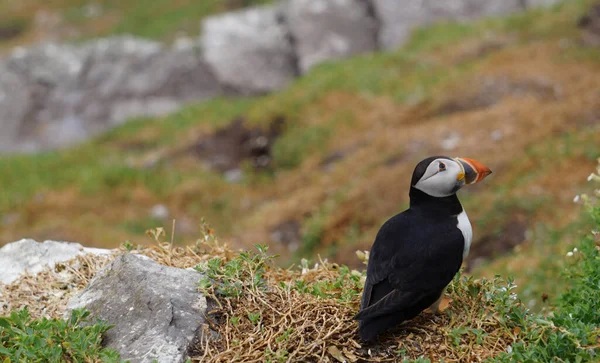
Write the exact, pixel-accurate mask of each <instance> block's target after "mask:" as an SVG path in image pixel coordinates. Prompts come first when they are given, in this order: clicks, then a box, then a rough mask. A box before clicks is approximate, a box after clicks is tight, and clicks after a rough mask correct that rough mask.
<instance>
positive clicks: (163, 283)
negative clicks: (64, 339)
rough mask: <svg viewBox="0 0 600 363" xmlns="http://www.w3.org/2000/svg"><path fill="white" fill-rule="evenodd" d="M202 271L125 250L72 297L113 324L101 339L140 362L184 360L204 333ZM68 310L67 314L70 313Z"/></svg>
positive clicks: (73, 306)
mask: <svg viewBox="0 0 600 363" xmlns="http://www.w3.org/2000/svg"><path fill="white" fill-rule="evenodd" d="M200 277H201V275H200V274H199V273H198V272H196V271H193V270H191V271H190V270H183V269H178V268H173V267H167V266H162V265H159V264H158V263H156V262H154V261H153V260H151V259H150V258H148V257H145V256H141V255H134V254H125V255H121V256H119V257H117V258H116V259H115V260H114V261H113V262H111V263H110V264H109V265H108V266H107V267H105V268H104V269H103V270H102V271H100V272H99V273H98V274H97V275H96V276H95V277H94V279H92V281H91V282H90V284H89V285H88V286H87V287H86V288H85V289H84V290H83V291H82V292H81V293H80V294H79V295H77V296H75V297H74V298H72V299H71V301H69V305H68V309H69V310H72V309H76V308H85V309H86V310H88V311H90V313H91V315H92V316H93V317H94V318H99V319H101V320H103V321H106V322H108V323H109V324H111V325H114V327H113V328H111V329H110V330H108V331H107V332H106V333H105V334H104V336H103V337H104V341H103V344H104V345H105V346H107V347H109V348H113V349H115V350H117V351H118V352H119V353H120V354H121V358H122V359H124V360H129V361H130V362H132V363H136V362H153V361H158V362H159V363H171V362H183V361H184V360H185V359H186V355H187V352H188V350H189V348H190V346H191V344H193V343H194V341H195V339H198V337H199V336H200V334H201V331H202V329H201V327H202V325H203V324H204V314H205V312H206V308H207V302H206V298H205V297H204V296H203V295H202V294H200V293H199V292H198V291H197V288H196V284H197V282H198V281H199V280H200ZM69 314H70V313H67V314H66V315H69Z"/></svg>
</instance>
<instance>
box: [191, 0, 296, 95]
mask: <svg viewBox="0 0 600 363" xmlns="http://www.w3.org/2000/svg"><path fill="white" fill-rule="evenodd" d="M201 44H202V49H203V51H204V55H205V57H206V60H207V62H208V64H210V66H211V67H213V69H214V70H215V73H216V74H217V76H218V77H219V79H220V80H221V82H222V83H223V84H224V85H225V86H227V87H229V88H230V89H231V90H233V91H234V92H236V93H242V94H261V93H266V92H271V91H275V90H278V89H281V88H283V87H284V86H285V85H287V84H288V83H289V82H290V81H291V80H292V79H294V77H295V76H296V68H295V58H294V50H293V49H292V44H291V41H290V38H289V34H288V31H287V29H286V27H285V25H284V24H283V21H282V13H281V10H280V8H279V7H276V6H275V7H274V6H263V7H256V8H249V9H245V10H239V11H236V12H231V13H226V14H224V15H218V16H214V17H210V18H208V19H205V20H204V22H203V23H202V38H201Z"/></svg>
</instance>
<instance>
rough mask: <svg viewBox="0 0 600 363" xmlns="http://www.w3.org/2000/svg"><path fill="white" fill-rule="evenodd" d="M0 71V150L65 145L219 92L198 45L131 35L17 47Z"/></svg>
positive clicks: (217, 82)
mask: <svg viewBox="0 0 600 363" xmlns="http://www.w3.org/2000/svg"><path fill="white" fill-rule="evenodd" d="M3 69H6V71H5V72H4V71H2V70H3ZM0 71H1V72H2V73H1V74H0V94H3V93H9V91H11V90H12V89H13V88H14V89H15V92H14V94H12V95H9V97H8V98H7V99H6V100H5V101H3V100H1V99H0V104H3V103H4V102H7V103H9V105H10V107H7V108H4V107H3V108H2V111H0V116H5V117H3V118H1V119H0V123H1V124H2V126H6V127H7V131H9V132H10V133H9V132H7V133H6V134H3V136H1V137H0V151H37V150H44V149H52V148H60V147H66V146H70V145H73V144H74V143H77V142H80V141H83V140H85V139H87V138H89V137H91V136H94V135H96V134H98V133H100V132H102V131H105V130H107V129H109V128H111V127H114V126H115V125H118V124H121V123H123V122H125V121H126V120H127V119H129V118H136V117H148V116H163V115H165V114H167V113H170V112H174V111H176V110H177V109H178V108H179V107H181V106H182V105H184V104H186V103H190V102H193V101H199V100H204V99H207V98H211V97H214V96H217V95H220V94H221V93H222V89H221V86H220V83H219V81H218V80H217V78H216V76H215V75H214V73H213V71H212V69H211V68H210V67H209V66H208V65H207V64H206V62H205V61H204V59H203V57H202V55H201V53H200V49H199V46H198V44H196V45H189V46H186V47H181V46H179V47H178V48H167V47H164V46H163V45H162V44H160V43H158V42H154V41H149V40H143V39H138V38H134V37H130V36H121V37H112V38H106V39H100V40H94V41H91V42H89V43H87V44H84V45H83V46H80V47H75V46H70V45H57V44H46V45H41V46H38V47H33V48H29V49H24V48H20V49H17V50H15V51H14V52H13V53H12V54H11V55H10V57H9V58H8V59H7V61H6V65H5V66H0ZM4 135H10V136H4ZM7 140H13V141H12V142H11V143H9V141H7ZM14 140H16V141H14Z"/></svg>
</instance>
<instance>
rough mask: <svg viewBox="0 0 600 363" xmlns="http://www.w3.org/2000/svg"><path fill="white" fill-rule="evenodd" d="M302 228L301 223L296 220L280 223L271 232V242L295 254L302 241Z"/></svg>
mask: <svg viewBox="0 0 600 363" xmlns="http://www.w3.org/2000/svg"><path fill="white" fill-rule="evenodd" d="M300 228H301V226H300V223H299V222H298V221H296V220H294V219H290V220H287V221H284V222H282V223H279V224H278V225H276V226H275V227H273V229H272V230H271V234H270V236H271V241H273V242H275V243H279V244H281V245H284V246H286V247H287V249H288V250H290V251H291V252H294V251H296V250H298V247H300V242H301V241H302V236H301V234H300Z"/></svg>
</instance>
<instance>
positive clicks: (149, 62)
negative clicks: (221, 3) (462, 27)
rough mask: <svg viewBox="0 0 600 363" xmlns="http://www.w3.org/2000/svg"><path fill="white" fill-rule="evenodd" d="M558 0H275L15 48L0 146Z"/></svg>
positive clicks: (276, 78)
mask: <svg viewBox="0 0 600 363" xmlns="http://www.w3.org/2000/svg"><path fill="white" fill-rule="evenodd" d="M557 2H559V0H502V1H499V0H451V1H450V0H449V1H439V0H281V1H280V2H279V3H277V4H275V5H269V6H259V7H254V8H247V9H244V10H239V11H235V12H231V13H226V14H223V15H216V16H212V17H209V18H206V19H205V20H204V21H203V22H202V35H201V36H200V37H199V38H198V39H193V38H189V39H186V40H185V41H181V42H176V45H175V46H173V47H167V46H165V45H163V44H160V43H158V42H154V41H150V40H144V39H137V38H133V37H127V36H124V37H113V38H109V39H101V40H95V41H91V42H89V43H87V44H84V45H81V46H74V45H64V44H63V45H59V44H45V45H40V46H36V47H33V48H29V49H22V48H19V49H16V50H15V51H14V52H13V53H12V54H11V55H10V56H9V57H8V59H5V60H3V61H0V126H1V127H2V132H1V133H0V152H32V151H38V150H44V149H53V148H59V147H66V146H70V145H73V144H74V143H77V142H79V141H82V140H85V139H87V138H89V137H91V136H93V135H96V134H98V133H100V132H102V131H104V130H106V129H109V128H111V127H114V126H115V125H118V124H120V123H122V122H125V121H126V120H127V119H130V118H137V117H144V116H161V115H164V114H166V113H169V112H173V111H174V110H176V109H178V108H179V107H181V106H182V105H184V104H186V103H189V102H197V101H201V100H205V99H208V98H212V97H215V96H221V95H240V94H241V95H255V94H264V93H267V92H272V91H276V90H279V89H281V88H283V87H285V86H286V85H287V84H289V83H290V82H291V81H292V80H293V79H294V78H295V77H297V76H299V75H301V74H303V73H305V72H307V71H308V70H309V69H311V68H312V67H314V66H315V65H317V64H319V63H321V62H324V61H329V60H335V59H340V58H344V57H349V56H352V55H356V54H360V53H365V52H371V51H374V50H378V49H394V48H397V47H400V46H401V45H402V44H404V43H405V42H406V41H407V39H409V37H410V35H411V32H412V31H413V29H415V28H416V27H419V26H422V25H427V24H431V23H434V22H438V21H442V20H445V19H447V20H458V21H469V20H472V19H476V18H479V17H484V16H499V15H505V14H508V13H512V12H515V11H519V10H522V9H523V8H525V7H533V6H550V5H553V4H556V3H557Z"/></svg>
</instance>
